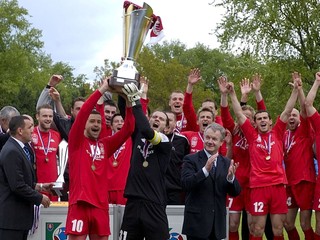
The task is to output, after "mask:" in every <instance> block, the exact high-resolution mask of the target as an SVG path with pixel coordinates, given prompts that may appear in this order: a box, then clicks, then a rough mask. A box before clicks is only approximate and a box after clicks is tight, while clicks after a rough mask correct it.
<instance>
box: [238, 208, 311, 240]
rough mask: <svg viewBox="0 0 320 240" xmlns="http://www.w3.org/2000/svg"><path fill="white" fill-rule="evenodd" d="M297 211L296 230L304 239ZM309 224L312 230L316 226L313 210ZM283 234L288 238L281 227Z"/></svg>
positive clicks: (287, 239)
mask: <svg viewBox="0 0 320 240" xmlns="http://www.w3.org/2000/svg"><path fill="white" fill-rule="evenodd" d="M299 216H300V215H299V212H298V214H297V218H296V228H297V230H298V233H299V235H300V239H304V234H303V231H302V230H301V227H300V217H299ZM311 226H312V228H313V230H314V229H315V226H316V220H315V214H314V212H313V213H312V217H311ZM239 231H240V232H239V236H241V226H239ZM283 235H284V239H285V240H289V238H288V235H287V232H286V230H285V229H283ZM263 239H264V240H266V237H263Z"/></svg>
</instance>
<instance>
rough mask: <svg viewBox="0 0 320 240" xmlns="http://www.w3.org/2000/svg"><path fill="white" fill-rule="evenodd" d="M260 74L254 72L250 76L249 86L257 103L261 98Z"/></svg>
mask: <svg viewBox="0 0 320 240" xmlns="http://www.w3.org/2000/svg"><path fill="white" fill-rule="evenodd" d="M261 81H262V78H261V75H260V74H258V73H256V74H255V75H253V76H252V82H251V87H252V90H253V93H254V96H255V98H256V102H257V103H259V102H260V101H262V100H263V98H262V94H261V91H260V89H261Z"/></svg>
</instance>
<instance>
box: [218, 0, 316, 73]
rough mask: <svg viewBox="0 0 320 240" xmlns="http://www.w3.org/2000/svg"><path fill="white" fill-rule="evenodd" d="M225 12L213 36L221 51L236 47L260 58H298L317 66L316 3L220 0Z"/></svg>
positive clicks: (312, 66)
mask: <svg viewBox="0 0 320 240" xmlns="http://www.w3.org/2000/svg"><path fill="white" fill-rule="evenodd" d="M215 6H222V7H224V8H225V11H226V13H225V14H224V17H223V19H222V22H221V23H220V24H219V25H218V27H217V30H216V33H217V36H218V38H219V40H220V41H221V43H222V46H223V47H224V48H225V49H232V48H234V47H236V46H237V47H238V49H240V50H242V51H243V50H249V51H250V52H253V53H255V54H257V55H258V56H259V57H261V58H263V59H270V58H275V57H276V58H295V59H301V60H302V61H303V63H304V65H306V66H308V67H309V69H310V70H311V71H315V70H317V69H318V66H319V61H320V59H319V55H320V54H319V53H320V48H319V47H320V41H319V30H320V24H319V23H320V20H319V17H318V13H319V10H320V5H319V2H318V1H317V0H303V1H291V0H279V1H268V0H259V1H256V0H241V1H239V0H221V1H218V2H217V3H216V4H215Z"/></svg>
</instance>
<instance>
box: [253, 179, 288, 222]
mask: <svg viewBox="0 0 320 240" xmlns="http://www.w3.org/2000/svg"><path fill="white" fill-rule="evenodd" d="M286 200H287V195H286V189H285V186H284V185H282V184H280V185H272V186H267V187H258V188H251V191H250V208H249V212H250V213H251V215H252V216H262V215H266V214H268V213H270V214H285V213H287V212H288V208H287V203H286V202H287V201H286Z"/></svg>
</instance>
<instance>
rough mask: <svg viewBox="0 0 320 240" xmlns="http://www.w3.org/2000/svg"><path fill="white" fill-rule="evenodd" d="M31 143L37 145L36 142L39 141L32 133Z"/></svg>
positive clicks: (36, 135)
mask: <svg viewBox="0 0 320 240" xmlns="http://www.w3.org/2000/svg"><path fill="white" fill-rule="evenodd" d="M31 141H32V142H33V144H35V145H37V144H38V141H39V138H38V134H36V133H32V135H31Z"/></svg>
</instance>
